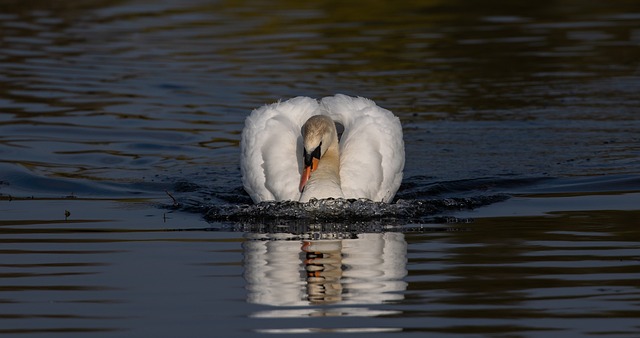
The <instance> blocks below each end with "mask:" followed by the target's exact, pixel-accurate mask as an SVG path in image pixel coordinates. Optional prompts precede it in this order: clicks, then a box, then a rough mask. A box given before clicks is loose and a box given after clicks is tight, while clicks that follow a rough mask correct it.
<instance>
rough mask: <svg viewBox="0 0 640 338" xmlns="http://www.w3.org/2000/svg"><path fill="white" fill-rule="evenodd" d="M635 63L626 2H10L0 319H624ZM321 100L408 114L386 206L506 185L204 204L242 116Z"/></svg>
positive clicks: (633, 9) (511, 330)
mask: <svg viewBox="0 0 640 338" xmlns="http://www.w3.org/2000/svg"><path fill="white" fill-rule="evenodd" d="M638 60H640V5H639V4H638V3H637V1H610V2H592V1H580V0H575V1H568V0H565V1H536V2H513V3H505V2H500V1H480V2H468V1H446V2H445V1H403V2H384V1H351V2H348V3H343V2H336V1H320V2H310V3H300V2H296V1H276V2H270V1H264V2H263V1H243V2H235V1H218V2H216V1H180V2H177V1H106V0H105V1H73V2H58V1H55V2H52V1H36V0H33V1H0V241H2V244H1V246H2V248H1V249H0V334H8V335H17V334H23V335H29V334H40V333H48V334H51V335H54V334H58V335H60V336H65V337H66V336H68V335H70V334H74V333H76V334H77V335H81V336H86V335H100V334H103V335H106V336H149V335H154V336H176V335H190V336H194V335H195V336H202V335H215V334H219V333H224V334H225V336H232V335H250V334H260V333H277V332H280V331H278V330H281V329H282V330H285V331H286V330H292V329H296V330H298V331H293V332H303V331H319V332H350V331H349V330H352V331H358V330H359V331H367V330H368V331H374V332H380V333H381V334H391V332H401V333H400V334H404V335H410V334H415V335H422V334H424V333H429V332H434V333H436V334H438V335H451V336H458V335H460V336H469V337H475V336H518V337H537V336H545V337H547V336H549V335H550V334H551V335H556V334H558V335H562V336H563V337H571V336H576V337H577V336H584V335H587V334H597V335H600V336H611V337H618V336H620V337H623V336H628V337H633V336H637V335H638V334H639V333H640V327H639V326H638V324H637V318H638V317H640V312H639V311H640V308H639V307H638V303H637V299H638V296H639V291H638V287H639V286H640V284H638V283H639V282H638V280H640V264H639V262H640V244H639V242H638V240H639V238H638V229H637V226H638V224H640V214H639V212H638V210H639V209H638V205H640V195H639V192H640V180H639V179H638V174H639V173H640V156H639V155H640V119H639V118H638V116H639V115H638V114H639V113H640V99H639V97H640V96H638V93H639V92H640V61H638ZM335 93H345V94H349V95H360V96H364V97H368V98H371V99H374V100H375V101H376V102H377V103H378V104H379V105H381V106H383V107H385V108H388V109H390V110H392V111H394V112H395V113H396V114H397V115H398V116H399V117H400V119H401V121H402V124H403V129H404V133H405V144H406V150H407V162H406V171H405V180H404V182H403V186H402V188H401V190H400V191H399V193H398V197H399V198H402V199H404V200H411V201H429V200H436V201H438V202H439V203H445V202H446V201H448V200H447V199H448V198H472V199H474V198H479V197H485V196H494V195H496V194H506V195H508V196H511V198H510V199H509V200H507V201H505V202H500V203H495V204H492V205H490V206H488V207H485V208H479V209H475V210H465V211H457V210H456V209H455V208H453V209H447V210H445V211H443V212H442V213H439V214H437V215H435V216H438V217H441V218H438V219H439V220H442V219H443V218H444V219H447V217H455V218H454V219H467V218H471V219H473V223H463V224H431V223H430V222H428V221H425V222H415V221H408V220H405V221H404V222H403V220H402V219H400V220H399V221H396V222H394V224H395V226H394V227H385V226H384V224H375V225H374V226H371V225H370V224H369V225H367V224H365V225H359V226H358V227H349V226H348V225H346V226H347V227H346V229H347V230H345V224H332V225H326V224H325V225H317V224H305V225H304V227H302V228H290V227H289V228H287V227H285V228H282V229H281V230H282V231H280V232H277V233H260V231H257V230H255V229H256V228H260V229H262V230H264V228H261V225H260V224H242V225H238V224H230V223H216V222H214V223H208V222H206V221H204V219H203V214H202V213H198V212H201V211H202V210H205V208H206V207H209V206H212V205H214V206H220V205H235V204H241V203H247V202H248V198H247V196H246V194H244V192H243V191H242V188H241V183H240V174H239V168H238V162H239V161H238V156H239V151H238V142H239V136H240V132H241V130H242V124H243V121H244V118H245V117H246V116H247V115H248V113H249V112H250V111H251V109H253V108H256V107H258V106H260V105H262V104H265V103H271V102H274V101H276V100H278V99H281V98H289V97H293V96H297V95H305V96H311V97H322V96H326V95H333V94H335ZM165 191H166V192H168V193H169V194H171V195H172V196H175V197H176V198H177V199H178V201H179V202H180V203H181V205H183V206H188V207H189V208H186V207H183V208H171V204H172V203H173V200H172V199H171V198H170V197H169V196H168V195H167V193H166V192H165ZM194 207H195V208H194ZM194 210H196V211H198V212H196V213H194V212H193V211H194ZM322 226H328V227H329V229H330V230H327V228H322ZM300 229H303V230H305V231H301V230H300ZM214 230H217V231H214ZM251 230H254V231H253V232H252V231H251ZM320 230H324V231H320ZM272 232H273V231H272ZM374 235H376V236H374ZM320 238H323V239H325V240H324V241H312V242H313V243H316V244H317V245H319V246H320V247H319V248H316V249H317V250H319V251H318V252H325V251H326V255H327V257H330V259H327V261H326V262H323V263H322V264H320V265H322V266H323V269H325V270H326V271H327V273H329V271H331V273H330V274H329V275H330V277H328V276H329V275H328V276H325V278H327V280H329V282H324V283H320V284H318V281H316V280H313V279H312V278H311V279H310V278H306V277H304V273H303V271H306V270H307V269H315V268H316V267H317V266H318V265H317V264H316V265H314V264H313V263H309V262H310V261H308V260H311V262H313V259H312V258H308V257H307V255H308V251H305V250H306V249H304V248H305V247H304V241H305V240H307V241H310V240H312V239H320ZM329 238H331V239H333V241H329V240H328V239H329ZM318 243H319V244H318ZM372 243H378V244H375V245H374V244H372ZM314 245H315V244H314ZM311 247H313V246H311ZM385 248H387V249H385ZM323 250H324V251H323ZM369 258H371V259H372V260H370V259H369ZM325 270H323V271H325ZM350 271H351V272H353V271H356V272H358V273H359V274H360V275H359V276H365V277H362V278H358V277H357V276H354V275H353V274H350ZM381 276H382V277H381ZM385 276H386V277H385ZM319 289H322V290H325V291H324V292H325V293H326V294H325V296H326V297H325V298H322V299H324V301H319V300H318V299H319V298H318V294H317V291H318V290H319ZM369 289H374V290H382V291H381V292H377V293H376V292H368V293H367V292H364V291H363V290H369ZM329 290H332V292H329ZM267 294H275V295H276V296H279V298H280V299H286V300H290V299H292V301H291V302H290V303H286V304H275V303H274V301H273V299H271V298H269V297H266V296H264V295H267ZM329 296H330V297H329ZM276 298H278V297H276ZM293 300H295V301H293ZM312 300H313V301H312ZM327 303H330V304H327ZM276 305H278V306H276ZM288 332H292V331H288Z"/></svg>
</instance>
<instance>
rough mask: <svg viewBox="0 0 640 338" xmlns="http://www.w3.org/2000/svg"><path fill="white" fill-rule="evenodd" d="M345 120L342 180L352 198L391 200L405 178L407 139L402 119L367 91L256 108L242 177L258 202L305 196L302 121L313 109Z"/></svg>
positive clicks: (244, 143) (246, 134) (244, 145)
mask: <svg viewBox="0 0 640 338" xmlns="http://www.w3.org/2000/svg"><path fill="white" fill-rule="evenodd" d="M317 114H323V115H328V116H330V117H331V118H332V119H333V120H334V121H336V122H339V123H340V124H342V125H343V126H344V132H343V134H342V138H341V140H340V182H341V188H342V191H343V194H344V196H345V197H346V198H367V199H370V200H373V201H383V202H390V201H391V200H392V199H393V196H394V195H395V193H396V191H397V190H398V188H399V187H400V183H401V182H402V170H403V169H404V142H403V140H402V126H401V125H400V120H399V119H398V118H397V117H396V116H395V115H393V113H391V112H390V111H388V110H386V109H384V108H381V107H378V106H377V105H376V104H375V103H374V102H373V101H371V100H368V99H365V98H361V97H357V98H354V97H349V96H345V95H340V94H338V95H336V96H333V97H325V98H323V99H322V100H321V102H320V104H318V102H317V101H316V100H314V99H311V98H307V97H296V98H293V99H290V100H288V101H285V102H279V103H274V104H270V105H266V106H263V107H260V108H258V109H256V110H254V111H253V112H252V113H251V115H250V116H249V117H248V118H247V119H246V121H245V127H244V130H243V131H242V140H241V142H240V147H241V160H240V167H241V171H242V182H243V184H244V188H245V190H246V191H247V192H248V193H249V195H250V196H251V198H252V199H253V201H254V202H256V203H258V202H261V201H268V200H276V201H281V200H294V201H297V200H299V199H300V192H299V191H298V185H299V181H300V175H301V173H302V149H303V148H302V135H301V128H302V125H303V124H304V123H305V122H306V121H307V120H308V119H309V118H310V117H311V116H313V115H317Z"/></svg>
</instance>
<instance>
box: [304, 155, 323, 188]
mask: <svg viewBox="0 0 640 338" xmlns="http://www.w3.org/2000/svg"><path fill="white" fill-rule="evenodd" d="M319 161H320V160H318V159H317V158H315V157H314V158H313V160H312V161H311V165H310V166H305V167H304V169H303V170H302V176H301V177H300V187H299V189H300V192H302V191H303V190H304V186H305V185H307V181H308V180H309V178H310V177H311V173H312V172H314V171H316V169H318V162H319Z"/></svg>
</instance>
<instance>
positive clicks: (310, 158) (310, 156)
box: [302, 142, 322, 167]
mask: <svg viewBox="0 0 640 338" xmlns="http://www.w3.org/2000/svg"><path fill="white" fill-rule="evenodd" d="M320 147H322V142H320V144H319V145H318V146H317V147H316V149H314V150H313V151H312V152H311V154H309V153H308V152H307V149H306V148H304V149H303V150H302V158H303V160H304V165H305V166H307V167H309V166H311V164H312V162H313V158H314V157H315V158H316V159H318V160H320V154H321V152H320Z"/></svg>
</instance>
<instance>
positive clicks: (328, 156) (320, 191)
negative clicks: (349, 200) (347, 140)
mask: <svg viewBox="0 0 640 338" xmlns="http://www.w3.org/2000/svg"><path fill="white" fill-rule="evenodd" d="M329 197H333V198H339V197H344V194H343V193H342V188H340V152H339V150H338V146H337V144H336V143H334V144H332V145H331V146H330V147H329V148H328V149H327V151H326V152H325V153H324V155H323V156H322V158H321V159H320V161H319V162H318V168H317V169H316V170H315V171H314V172H313V173H311V177H310V178H309V181H308V182H307V184H306V185H305V186H304V191H303V192H302V195H301V196H300V202H308V201H309V200H310V199H312V198H317V199H322V198H329Z"/></svg>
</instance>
